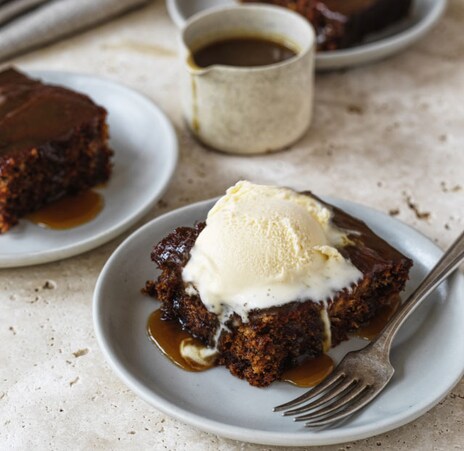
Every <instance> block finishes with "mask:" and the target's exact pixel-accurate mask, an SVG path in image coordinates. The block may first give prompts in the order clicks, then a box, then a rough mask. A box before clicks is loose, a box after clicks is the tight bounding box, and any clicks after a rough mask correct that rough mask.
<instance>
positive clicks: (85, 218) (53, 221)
mask: <svg viewBox="0 0 464 451" xmlns="http://www.w3.org/2000/svg"><path fill="white" fill-rule="evenodd" d="M103 205H104V201H103V196H102V195H101V194H99V193H97V192H95V191H92V190H89V191H84V192H82V193H80V194H77V195H76V196H67V197H63V198H61V199H59V200H57V201H56V202H53V203H52V204H50V205H46V206H45V207H43V208H41V209H40V210H38V211H36V212H34V213H30V214H28V215H27V216H26V219H28V220H29V221H31V222H33V223H34V224H37V225H39V226H41V227H45V228H48V229H55V230H64V229H71V228H73V227H77V226H80V225H82V224H85V223H87V222H89V221H91V220H92V219H94V218H95V217H96V216H97V215H98V214H99V213H100V212H101V211H102V209H103Z"/></svg>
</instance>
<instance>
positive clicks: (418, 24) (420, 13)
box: [166, 0, 447, 70]
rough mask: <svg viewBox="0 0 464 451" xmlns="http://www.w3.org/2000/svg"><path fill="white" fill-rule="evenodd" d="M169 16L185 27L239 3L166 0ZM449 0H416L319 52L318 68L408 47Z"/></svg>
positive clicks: (355, 62)
mask: <svg viewBox="0 0 464 451" xmlns="http://www.w3.org/2000/svg"><path fill="white" fill-rule="evenodd" d="M166 3H167V7H168V11H169V15H170V16H171V19H172V20H173V21H174V23H175V24H176V25H177V26H178V27H179V28H182V27H183V25H184V24H185V22H186V21H187V20H188V19H189V18H190V17H191V16H192V15H194V14H196V13H198V12H200V11H204V10H206V9H208V8H212V7H222V6H230V5H236V4H239V3H240V2H239V1H238V0H166ZM446 3H447V2H446V0H414V2H413V9H412V13H411V15H410V16H409V18H407V19H405V20H403V21H401V22H400V23H398V24H395V25H393V26H391V27H388V28H386V29H385V30H382V31H381V32H379V33H373V34H372V35H370V36H368V38H367V39H366V40H365V41H364V42H363V43H362V44H360V45H357V46H355V47H351V48H349V49H343V50H336V51H331V52H318V54H317V55H316V68H317V69H318V70H325V69H340V68H343V67H349V66H356V65H359V64H365V63H369V62H373V61H376V60H379V59H382V58H386V57H387V56H390V55H393V54H395V53H397V52H400V51H401V50H404V49H405V48H407V47H409V46H410V45H412V44H413V43H415V42H416V41H417V40H419V39H421V38H422V37H423V36H425V35H426V34H427V33H428V32H429V31H430V30H431V28H432V27H433V26H434V25H435V24H436V23H437V22H438V20H439V19H440V17H441V16H442V14H443V12H444V10H445V8H446Z"/></svg>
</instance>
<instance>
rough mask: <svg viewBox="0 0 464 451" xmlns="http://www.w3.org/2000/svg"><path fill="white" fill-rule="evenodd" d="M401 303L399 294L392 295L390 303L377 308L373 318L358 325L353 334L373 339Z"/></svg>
mask: <svg viewBox="0 0 464 451" xmlns="http://www.w3.org/2000/svg"><path fill="white" fill-rule="evenodd" d="M400 305H401V298H400V296H399V295H394V296H392V298H391V300H390V304H389V305H386V306H385V307H382V308H381V309H379V312H378V313H377V315H376V316H374V318H372V319H371V320H370V321H369V324H367V325H366V326H364V327H360V328H359V329H358V330H357V331H356V332H355V335H356V336H358V337H361V338H365V339H366V340H373V339H374V338H376V337H377V335H379V334H380V332H382V330H383V329H384V327H385V326H386V325H387V323H388V321H389V320H390V318H391V317H392V316H393V315H394V313H395V312H396V311H397V310H398V307H399V306H400Z"/></svg>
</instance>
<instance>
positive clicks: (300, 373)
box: [281, 354, 334, 387]
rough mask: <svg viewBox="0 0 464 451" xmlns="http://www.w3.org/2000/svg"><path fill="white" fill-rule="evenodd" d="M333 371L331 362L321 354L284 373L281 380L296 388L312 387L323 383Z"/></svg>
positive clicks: (325, 355)
mask: <svg viewBox="0 0 464 451" xmlns="http://www.w3.org/2000/svg"><path fill="white" fill-rule="evenodd" d="M333 369H334V362H333V360H332V359H331V358H330V357H329V356H328V355H327V354H322V355H320V356H319V357H316V358H314V359H310V360H306V362H304V363H302V364H301V365H298V366H295V367H294V368H290V369H289V370H287V371H285V372H284V374H282V377H281V379H282V380H283V381H285V382H290V383H291V384H293V385H297V386H298V387H314V386H315V385H317V384H318V383H319V382H321V381H323V380H324V379H325V378H326V377H327V376H328V375H329V374H330V373H331V372H332V371H333Z"/></svg>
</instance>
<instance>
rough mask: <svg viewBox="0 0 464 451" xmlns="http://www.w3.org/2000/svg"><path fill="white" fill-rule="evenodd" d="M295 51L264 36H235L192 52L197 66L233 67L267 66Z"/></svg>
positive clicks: (289, 56) (286, 57) (292, 55)
mask: <svg viewBox="0 0 464 451" xmlns="http://www.w3.org/2000/svg"><path fill="white" fill-rule="evenodd" d="M295 55H296V52H295V51H294V50H293V49H291V48H289V47H287V46H286V45H284V44H283V43H280V42H277V41H274V40H271V39H266V38H258V37H256V38H254V37H253V38H251V37H250V38H248V37H237V38H229V39H222V40H218V41H215V42H212V43H211V44H208V45H206V46H204V47H201V48H200V49H198V50H197V51H195V52H194V53H193V60H194V62H195V64H196V65H197V66H199V67H203V68H204V67H209V66H213V65H215V64H221V65H224V66H235V67H253V66H268V65H270V64H275V63H280V62H282V61H285V60H288V59H290V58H293V57H294V56H295Z"/></svg>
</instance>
